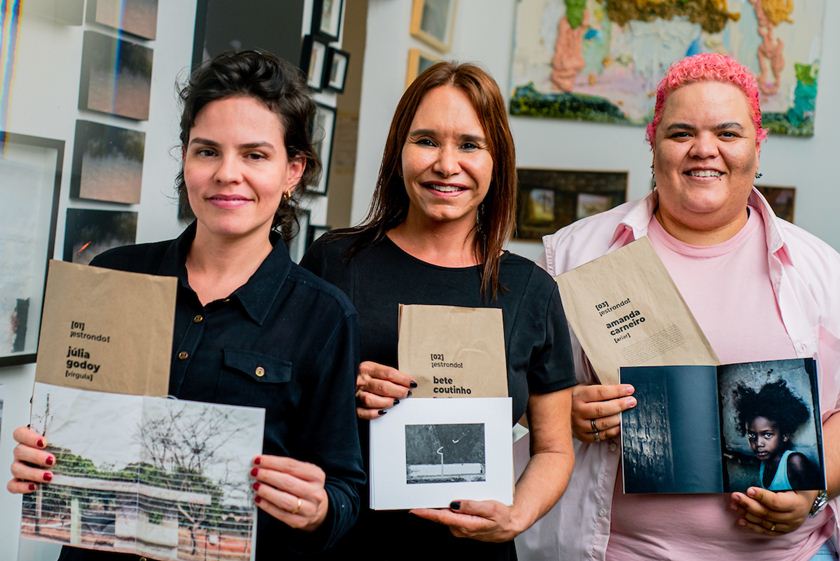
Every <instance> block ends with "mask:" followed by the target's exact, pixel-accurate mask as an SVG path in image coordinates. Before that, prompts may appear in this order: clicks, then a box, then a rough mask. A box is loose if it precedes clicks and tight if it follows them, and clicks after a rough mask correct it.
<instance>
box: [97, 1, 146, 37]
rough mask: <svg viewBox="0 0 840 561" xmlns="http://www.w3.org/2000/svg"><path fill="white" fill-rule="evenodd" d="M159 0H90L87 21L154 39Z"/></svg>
mask: <svg viewBox="0 0 840 561" xmlns="http://www.w3.org/2000/svg"><path fill="white" fill-rule="evenodd" d="M157 12H158V0H88V3H87V21H88V23H98V24H100V25H104V26H106V27H110V28H111V29H116V30H117V31H123V32H125V33H130V34H131V35H136V36H137V37H140V38H142V39H154V38H155V35H156V34H157Z"/></svg>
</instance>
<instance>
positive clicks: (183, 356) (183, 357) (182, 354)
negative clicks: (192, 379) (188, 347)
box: [178, 351, 190, 360]
mask: <svg viewBox="0 0 840 561" xmlns="http://www.w3.org/2000/svg"><path fill="white" fill-rule="evenodd" d="M178 358H179V359H181V360H187V359H188V358H190V353H188V352H187V351H181V352H180V353H178Z"/></svg>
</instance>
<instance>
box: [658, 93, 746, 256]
mask: <svg viewBox="0 0 840 561" xmlns="http://www.w3.org/2000/svg"><path fill="white" fill-rule="evenodd" d="M751 115H752V114H751V112H750V107H749V104H748V103H747V99H746V97H745V96H744V94H743V93H742V92H741V90H740V89H738V88H737V87H736V86H733V85H731V84H725V83H722V82H708V81H707V82H696V83H692V84H688V85H685V86H682V87H680V88H679V89H677V90H675V91H674V92H673V93H671V95H670V96H669V97H668V99H667V101H666V102H665V106H664V109H663V112H662V120H661V121H660V123H659V126H658V127H657V129H656V139H655V145H654V159H653V162H654V172H655V174H656V187H657V190H658V192H659V209H658V216H659V219H660V222H661V223H662V226H663V227H664V228H665V229H666V230H667V231H668V232H669V233H671V235H673V236H675V237H677V238H678V239H681V240H683V241H686V242H688V243H695V244H698V245H711V244H714V243H720V242H722V241H725V240H727V239H729V238H730V237H732V236H734V235H735V234H736V233H737V232H738V231H739V230H740V229H741V227H742V226H743V225H744V224H745V223H746V220H747V213H746V206H747V199H748V198H749V195H750V192H751V190H752V185H753V179H754V178H755V172H756V171H757V170H758V162H759V152H758V143H757V142H756V130H755V126H754V125H753V122H752V116H751Z"/></svg>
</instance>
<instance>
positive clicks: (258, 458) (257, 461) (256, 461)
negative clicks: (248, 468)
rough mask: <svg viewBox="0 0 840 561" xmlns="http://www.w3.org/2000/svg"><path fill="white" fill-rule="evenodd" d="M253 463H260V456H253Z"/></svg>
mask: <svg viewBox="0 0 840 561" xmlns="http://www.w3.org/2000/svg"><path fill="white" fill-rule="evenodd" d="M254 465H255V466H258V465H260V457H259V456H257V457H256V458H254Z"/></svg>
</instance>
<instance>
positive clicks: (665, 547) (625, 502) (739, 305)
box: [606, 211, 834, 561]
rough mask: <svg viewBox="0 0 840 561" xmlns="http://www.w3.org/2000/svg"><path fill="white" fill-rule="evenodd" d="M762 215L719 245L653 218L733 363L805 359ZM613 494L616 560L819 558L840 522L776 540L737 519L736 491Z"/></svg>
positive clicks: (676, 275) (709, 331) (656, 240)
mask: <svg viewBox="0 0 840 561" xmlns="http://www.w3.org/2000/svg"><path fill="white" fill-rule="evenodd" d="M763 228H764V225H763V223H762V219H761V216H760V214H759V213H758V212H756V211H752V212H750V216H749V219H748V220H747V224H746V225H745V226H744V228H742V229H741V231H740V232H738V234H736V235H735V236H734V237H732V238H731V239H729V240H727V241H726V242H724V243H722V244H718V245H714V246H703V247H700V246H692V245H688V244H686V243H683V242H681V241H679V240H677V239H676V238H674V237H673V236H671V235H670V234H668V233H667V232H666V231H665V230H664V229H663V228H662V226H661V225H660V224H659V222H658V221H657V220H656V218H655V217H654V218H651V221H650V225H649V230H648V237H649V238H650V241H651V244H652V245H653V248H654V250H655V251H656V253H657V255H658V256H659V257H660V259H662V261H663V263H664V264H665V267H666V268H667V269H668V272H669V273H670V275H671V277H672V278H673V279H674V282H675V283H676V285H677V287H678V288H679V289H680V293H681V294H682V296H683V298H684V299H685V301H686V303H687V304H688V307H689V308H690V309H691V311H692V313H693V314H694V317H695V318H696V319H697V322H698V323H699V324H700V327H701V328H702V329H703V332H704V333H705V334H706V337H707V338H708V339H709V342H710V343H711V344H712V348H714V350H715V352H716V353H717V355H718V357H719V358H720V360H721V362H722V363H723V364H727V363H735V362H749V361H758V360H776V359H785V358H794V357H796V351H795V350H794V347H793V344H792V343H791V340H790V338H789V337H788V334H787V332H786V330H785V327H784V324H783V323H782V320H781V317H780V315H779V310H778V307H777V305H776V299H775V298H774V295H773V287H772V285H771V284H770V275H769V270H768V263H767V242H766V240H765V236H764V235H763V234H762V231H763ZM621 480H622V477H621V470H620V468H619V473H618V477H617V478H616V487H615V492H614V494H613V499H612V515H611V523H610V540H609V544H608V546H607V555H606V559H607V561H632V560H637V559H638V560H642V559H644V560H649V559H714V560H715V561H729V560H732V561H736V560H737V561H740V560H743V559H761V560H762V561H792V560H806V559H810V558H811V557H812V556H813V554H814V553H815V552H816V551H817V549H819V547H820V546H821V545H822V543H823V542H825V540H826V539H828V537H829V536H830V535H831V532H832V530H833V528H834V522H833V515H832V514H830V512H829V511H828V509H826V510H823V511H822V512H821V513H820V514H819V515H818V516H816V517H815V518H809V519H808V520H806V522H805V523H804V524H803V525H802V526H801V527H800V528H799V529H798V530H796V531H795V532H792V533H790V534H783V535H780V536H777V537H773V538H768V537H765V536H761V535H758V534H754V533H752V532H750V531H748V530H745V529H743V528H740V527H738V526H736V525H735V522H736V520H737V516H736V513H735V512H733V511H731V510H729V495H728V494H720V495H691V496H689V495H624V494H623V492H622V489H621Z"/></svg>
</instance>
